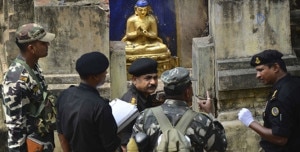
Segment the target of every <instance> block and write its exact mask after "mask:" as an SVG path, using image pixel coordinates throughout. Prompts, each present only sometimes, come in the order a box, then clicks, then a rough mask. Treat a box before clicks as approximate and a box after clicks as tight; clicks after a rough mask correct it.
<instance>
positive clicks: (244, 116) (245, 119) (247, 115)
mask: <svg viewBox="0 0 300 152" xmlns="http://www.w3.org/2000/svg"><path fill="white" fill-rule="evenodd" d="M238 117H239V120H240V121H241V122H242V123H243V124H244V125H245V126H247V127H249V125H250V124H251V123H252V122H253V121H254V119H253V117H252V113H251V112H250V111H249V110H248V109H246V108H243V109H242V110H240V112H239V113H238Z"/></svg>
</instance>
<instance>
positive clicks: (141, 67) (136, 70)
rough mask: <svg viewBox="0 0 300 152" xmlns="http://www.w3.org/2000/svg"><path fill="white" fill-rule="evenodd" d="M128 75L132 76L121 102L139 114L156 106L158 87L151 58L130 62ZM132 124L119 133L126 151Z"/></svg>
mask: <svg viewBox="0 0 300 152" xmlns="http://www.w3.org/2000/svg"><path fill="white" fill-rule="evenodd" d="M128 73H129V74H131V75H132V78H131V86H130V88H129V90H128V91H127V92H126V93H125V94H124V95H123V96H122V98H121V100H124V101H126V102H129V103H132V104H135V105H137V108H138V110H139V111H140V112H141V111H143V110H144V109H146V108H149V107H153V106H155V105H157V100H156V94H155V91H156V88H157V85H158V75H157V61H155V60H153V59H151V58H139V59H137V60H135V61H134V62H132V64H131V66H130V67H129V68H128ZM133 124H134V121H133V122H132V123H131V124H129V125H128V126H127V127H126V128H125V129H124V130H123V131H121V133H120V136H121V140H122V141H121V144H122V148H123V149H126V148H125V147H126V144H127V143H128V140H129V138H130V136H131V132H132V126H133Z"/></svg>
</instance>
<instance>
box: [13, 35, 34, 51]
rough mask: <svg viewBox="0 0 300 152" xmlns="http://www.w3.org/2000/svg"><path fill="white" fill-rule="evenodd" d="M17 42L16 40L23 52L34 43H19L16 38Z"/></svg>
mask: <svg viewBox="0 0 300 152" xmlns="http://www.w3.org/2000/svg"><path fill="white" fill-rule="evenodd" d="M15 42H16V44H17V46H18V47H19V49H20V51H21V53H24V52H25V51H26V48H27V46H28V45H29V44H31V43H32V42H27V43H19V41H18V39H17V38H16V41H15Z"/></svg>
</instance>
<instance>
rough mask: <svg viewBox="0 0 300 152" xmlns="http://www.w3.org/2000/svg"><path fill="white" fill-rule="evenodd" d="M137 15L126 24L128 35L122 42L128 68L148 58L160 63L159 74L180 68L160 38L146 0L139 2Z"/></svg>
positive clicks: (137, 3) (136, 6)
mask: <svg viewBox="0 0 300 152" xmlns="http://www.w3.org/2000/svg"><path fill="white" fill-rule="evenodd" d="M134 11H135V14H134V15H132V16H130V17H129V18H128V20H127V23H126V34H125V36H124V37H123V38H122V40H121V41H123V42H125V43H126V46H125V51H126V62H127V67H128V66H130V64H131V63H132V62H133V61H135V60H136V59H138V58H143V57H148V58H152V59H154V60H156V61H157V62H158V73H159V75H160V73H161V72H163V71H165V70H168V69H171V68H173V67H175V66H178V58H177V57H172V56H171V53H170V50H169V49H168V47H167V46H166V45H165V44H163V41H162V39H161V38H159V37H158V32H157V21H156V18H155V17H154V16H153V15H152V14H151V12H152V10H151V7H150V6H149V4H148V2H147V1H146V0H138V1H137V2H136V4H135V7H134Z"/></svg>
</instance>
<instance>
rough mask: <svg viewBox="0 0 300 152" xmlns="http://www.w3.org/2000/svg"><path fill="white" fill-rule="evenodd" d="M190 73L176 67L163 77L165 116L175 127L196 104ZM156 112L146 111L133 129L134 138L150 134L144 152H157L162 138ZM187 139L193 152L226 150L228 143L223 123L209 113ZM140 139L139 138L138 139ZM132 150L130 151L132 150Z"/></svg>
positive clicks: (198, 116)
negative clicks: (159, 139)
mask: <svg viewBox="0 0 300 152" xmlns="http://www.w3.org/2000/svg"><path fill="white" fill-rule="evenodd" d="M189 74H190V73H189V71H188V70H187V69H186V68H183V67H176V68H173V69H171V70H167V71H165V72H163V73H162V75H161V80H162V82H163V83H164V92H165V94H166V100H165V102H164V103H163V104H162V105H161V107H162V109H163V112H164V114H165V115H166V116H167V117H168V119H169V121H170V122H171V124H172V126H176V124H177V122H178V121H179V120H180V118H181V117H182V116H183V114H184V113H185V112H186V111H187V110H188V109H189V105H188V103H191V102H192V97H193V88H192V80H193V79H192V78H191V77H190V76H189ZM151 109H152V108H147V109H145V110H144V111H143V112H142V113H141V114H140V116H139V117H138V118H137V120H136V123H135V124H134V126H133V137H135V136H137V134H138V133H146V135H147V137H146V138H145V139H144V140H141V141H140V142H139V141H138V140H139V139H138V140H136V141H137V145H138V148H139V150H140V151H153V149H154V148H155V147H156V145H157V142H158V137H159V136H160V135H161V133H162V132H161V130H160V125H159V124H158V122H157V120H156V118H155V116H154V114H153V112H152V110H151ZM193 113H195V112H193ZM185 135H186V136H188V138H189V139H190V140H191V145H192V148H193V149H192V151H197V152H203V151H204V150H205V151H217V152H222V151H225V150H226V147H227V140H226V136H225V131H224V128H223V126H222V125H221V123H219V122H218V121H216V120H213V119H211V117H210V116H208V115H207V114H205V113H197V114H196V116H195V117H194V119H193V120H192V122H191V123H190V125H189V126H188V128H187V129H186V134H185ZM135 139H137V138H135ZM128 146H131V145H130V144H128ZM128 148H129V147H128Z"/></svg>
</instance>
